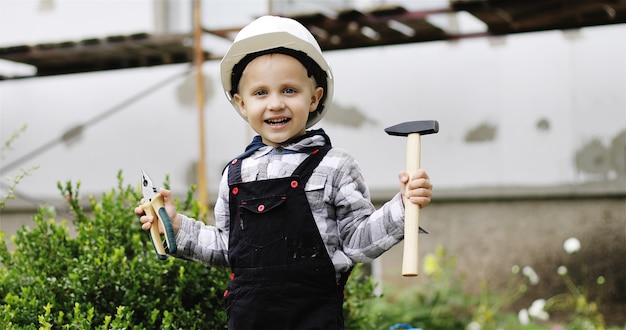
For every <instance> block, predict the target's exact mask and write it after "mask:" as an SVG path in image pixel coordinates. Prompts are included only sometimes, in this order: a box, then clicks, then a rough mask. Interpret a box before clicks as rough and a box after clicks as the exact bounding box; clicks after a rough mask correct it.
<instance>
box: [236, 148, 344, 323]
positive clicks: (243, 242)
mask: <svg viewBox="0 0 626 330" xmlns="http://www.w3.org/2000/svg"><path fill="white" fill-rule="evenodd" d="M330 148H331V147H330V146H324V147H319V148H315V149H313V150H312V151H311V152H310V156H309V157H307V158H306V159H305V161H304V162H302V163H301V164H300V165H299V166H298V168H297V169H296V170H295V171H294V173H293V174H292V175H291V176H290V177H285V178H278V179H268V180H261V181H252V182H241V181H242V180H241V162H242V159H235V160H233V162H232V163H231V166H230V167H229V172H228V182H229V187H230V238H229V256H228V257H229V262H230V266H231V269H232V275H231V281H230V283H229V285H228V288H227V290H226V292H225V293H224V297H225V304H226V312H227V315H228V328H229V329H232V330H242V329H289V330H299V329H343V312H342V305H343V288H344V284H345V281H346V280H347V275H346V276H344V277H342V279H341V280H340V281H339V282H337V281H336V279H335V269H334V267H333V264H332V261H331V259H330V258H329V256H328V253H327V252H326V247H325V245H324V242H323V241H322V238H321V236H320V233H319V231H318V228H317V226H316V224H315V220H314V218H313V215H312V212H311V209H310V207H309V202H308V200H307V198H306V195H305V191H304V187H305V185H306V182H307V181H308V179H309V177H310V176H311V174H312V173H313V170H314V169H315V168H316V167H317V165H318V164H319V163H320V161H321V160H322V158H323V157H324V155H325V154H326V153H327V152H328V150H329V149H330Z"/></svg>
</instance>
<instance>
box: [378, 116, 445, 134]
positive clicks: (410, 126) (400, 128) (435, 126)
mask: <svg viewBox="0 0 626 330" xmlns="http://www.w3.org/2000/svg"><path fill="white" fill-rule="evenodd" d="M385 132H387V134H389V135H397V136H407V135H409V134H413V133H418V134H420V135H426V134H434V133H437V132H439V123H438V122H437V121H436V120H418V121H407V122H404V123H401V124H398V125H394V126H391V127H387V128H385Z"/></svg>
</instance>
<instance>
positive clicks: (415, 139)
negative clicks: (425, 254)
mask: <svg viewBox="0 0 626 330" xmlns="http://www.w3.org/2000/svg"><path fill="white" fill-rule="evenodd" d="M420 140H421V139H420V134H419V133H412V134H409V135H408V136H407V144H406V171H407V172H408V173H409V175H410V176H412V175H413V174H414V173H415V172H416V171H417V170H418V169H419V168H420V152H421V151H420V148H421V147H420ZM410 180H411V178H410V179H409V181H410ZM419 211H420V207H419V205H417V204H413V203H412V202H411V201H410V200H409V199H408V198H406V197H405V198H404V254H403V257H402V276H417V275H418V271H417V269H418V264H419V263H418V250H417V236H418V234H419Z"/></svg>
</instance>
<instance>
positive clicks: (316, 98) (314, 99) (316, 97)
mask: <svg viewBox="0 0 626 330" xmlns="http://www.w3.org/2000/svg"><path fill="white" fill-rule="evenodd" d="M322 96H324V88H322V87H316V88H315V90H314V91H313V96H311V105H309V112H313V111H315V110H317V106H318V105H319V104H320V101H321V100H322Z"/></svg>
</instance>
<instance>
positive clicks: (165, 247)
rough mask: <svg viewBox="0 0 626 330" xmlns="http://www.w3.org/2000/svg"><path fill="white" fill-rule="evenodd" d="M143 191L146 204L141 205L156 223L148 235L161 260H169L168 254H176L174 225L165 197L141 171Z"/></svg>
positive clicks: (153, 223)
mask: <svg viewBox="0 0 626 330" xmlns="http://www.w3.org/2000/svg"><path fill="white" fill-rule="evenodd" d="M141 191H142V193H143V198H144V202H143V204H141V208H143V210H144V212H145V213H146V215H150V216H152V217H153V219H155V220H156V221H152V226H151V227H150V231H149V232H148V234H149V235H150V240H151V241H152V245H153V246H154V252H156V254H157V257H158V258H159V259H161V260H165V259H166V258H167V253H168V252H169V253H176V235H175V234H174V225H173V224H172V220H171V219H170V217H169V215H167V212H166V211H165V204H164V202H163V196H161V193H158V192H157V189H156V187H155V186H154V184H153V183H152V179H150V177H149V176H148V174H147V173H146V172H145V171H143V170H142V171H141ZM159 223H161V225H162V226H163V228H164V229H165V244H163V240H162V239H161V233H159Z"/></svg>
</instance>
